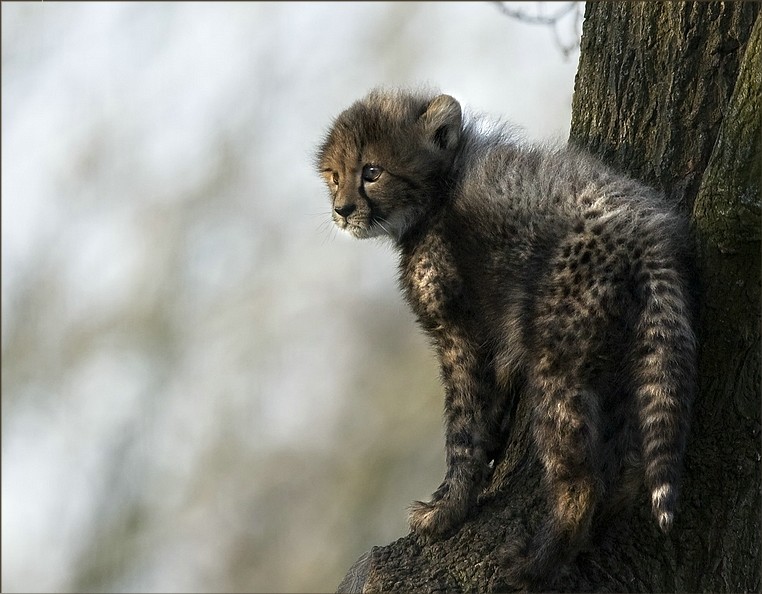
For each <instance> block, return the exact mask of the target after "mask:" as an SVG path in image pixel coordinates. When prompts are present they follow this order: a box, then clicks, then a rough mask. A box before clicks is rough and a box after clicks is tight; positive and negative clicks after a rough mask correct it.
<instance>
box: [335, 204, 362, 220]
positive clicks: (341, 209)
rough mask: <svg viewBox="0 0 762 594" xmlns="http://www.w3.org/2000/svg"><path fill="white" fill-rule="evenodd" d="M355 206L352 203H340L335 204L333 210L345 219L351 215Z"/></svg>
mask: <svg viewBox="0 0 762 594" xmlns="http://www.w3.org/2000/svg"><path fill="white" fill-rule="evenodd" d="M355 208H357V207H356V206H355V205H354V204H340V205H338V206H335V207H334V208H333V210H335V211H336V214H337V215H339V216H341V217H344V218H345V219H346V218H347V217H348V216H349V215H351V214H352V213H353V212H354V211H355Z"/></svg>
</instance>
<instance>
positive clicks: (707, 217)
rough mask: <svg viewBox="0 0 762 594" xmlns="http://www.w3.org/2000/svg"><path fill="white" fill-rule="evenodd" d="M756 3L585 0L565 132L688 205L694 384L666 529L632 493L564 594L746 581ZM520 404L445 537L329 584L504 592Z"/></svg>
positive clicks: (756, 436)
mask: <svg viewBox="0 0 762 594" xmlns="http://www.w3.org/2000/svg"><path fill="white" fill-rule="evenodd" d="M758 11H759V7H758V5H756V4H752V3H699V2H696V3H670V2H664V3H662V2H653V3H647V2H646V3H608V2H605V3H604V2H601V3H598V2H591V3H588V4H587V8H586V13H585V24H584V29H583V36H582V47H581V55H580V63H579V69H578V72H577V79H576V85H575V87H576V88H575V94H574V104H573V116H572V127H571V142H573V143H575V144H578V145H580V146H584V147H586V148H588V149H589V150H590V151H592V152H593V153H595V154H597V155H599V156H600V157H601V158H602V159H603V160H604V161H606V162H608V163H609V164H611V165H613V166H614V167H616V168H617V169H619V170H621V171H624V172H627V173H629V174H631V175H632V176H634V177H636V178H638V179H641V180H643V181H645V182H646V183H649V184H651V185H653V186H655V187H659V188H662V189H663V190H664V191H665V192H666V193H667V195H668V196H669V198H670V199H671V200H673V201H675V202H676V203H677V204H678V205H679V206H680V208H682V209H683V210H684V211H685V212H686V213H692V215H693V222H694V228H695V231H696V239H697V248H698V271H699V277H700V286H701V290H700V301H701V303H700V305H701V307H700V323H699V337H700V341H701V348H700V363H699V366H700V370H699V373H700V393H699V396H698V398H697V401H696V405H695V409H694V418H693V423H692V430H691V437H690V439H689V443H688V451H687V454H686V464H685V471H684V484H683V488H682V495H681V503H680V509H679V512H678V516H677V518H676V522H675V526H674V527H673V529H672V532H671V533H670V534H669V535H667V536H664V535H662V534H661V533H660V532H659V530H658V528H657V526H656V523H655V522H654V521H653V519H652V517H651V514H650V506H649V504H648V498H647V496H646V493H645V490H643V493H642V496H641V497H640V498H639V500H638V503H637V504H636V505H635V506H634V507H633V508H632V510H631V512H628V513H627V514H623V515H621V516H618V517H615V518H612V519H611V520H610V521H609V522H608V523H607V527H606V530H605V532H604V533H603V534H601V535H599V536H598V537H597V538H596V540H595V541H594V543H593V546H592V547H591V549H590V550H588V551H585V552H583V553H582V554H580V556H579V557H578V558H577V560H576V561H575V562H574V563H573V564H572V565H571V567H570V570H569V574H568V576H566V577H565V578H564V582H563V584H562V585H561V587H562V589H563V590H564V591H617V592H623V591H624V592H645V591H680V592H702V591H704V592H706V591H711V592H752V591H753V592H758V591H759V590H760V562H761V561H762V559H761V558H760V528H762V523H761V519H762V512H761V511H760V510H761V509H762V508H761V506H762V493H761V488H762V481H761V480H760V479H761V477H762V473H761V471H760V450H761V449H762V448H761V447H760V431H761V430H762V424H761V419H760V416H761V414H760V412H761V411H760V406H761V402H760V360H761V356H760V343H761V340H760V316H759V313H760V265H761V264H762V262H760V235H761V234H760V210H761V209H760V183H761V181H762V19H756V16H757V13H758ZM755 20H756V25H755ZM752 29H753V32H752ZM529 412H530V411H529V410H527V406H526V403H525V402H524V401H523V400H521V399H519V403H518V406H517V409H516V411H515V412H514V414H513V418H512V419H511V422H512V434H511V438H510V440H509V443H508V444H507V445H506V450H505V457H504V459H503V460H502V461H501V462H500V463H499V464H498V466H497V468H496V470H495V473H494V475H493V477H492V479H491V482H490V484H489V486H488V487H487V489H485V492H484V493H483V495H482V497H481V498H480V501H479V505H478V507H477V509H475V510H474V512H473V513H472V514H471V515H470V516H469V519H468V520H467V522H466V524H465V525H464V526H463V527H462V528H461V529H460V530H459V531H458V532H457V533H456V534H455V535H453V536H452V537H451V538H449V539H447V540H444V541H441V542H436V543H430V544H425V543H423V542H421V541H419V540H418V538H417V537H416V536H414V535H408V536H406V537H404V538H401V539H399V540H398V541H396V542H394V543H392V544H390V545H387V546H384V547H374V548H373V549H372V550H371V551H369V552H368V553H366V554H365V555H363V557H361V558H360V559H359V560H358V561H357V563H355V565H354V566H353V567H352V569H351V570H350V571H349V573H348V574H347V577H346V578H345V579H344V581H343V582H342V583H341V585H340V586H339V591H341V592H345V591H346V592H348V591H425V592H433V591H439V590H441V591H448V592H451V591H480V592H481V591H491V590H503V589H504V586H503V584H502V582H501V579H500V575H501V574H500V548H501V546H502V545H503V544H504V543H505V542H508V541H509V540H510V539H512V538H517V537H518V538H523V537H524V536H526V535H527V534H529V533H532V532H533V531H534V529H535V528H536V527H537V525H538V524H539V519H540V518H541V517H542V515H543V514H544V513H546V504H545V500H544V497H543V494H542V488H541V484H540V476H541V475H540V468H539V464H538V462H537V461H536V459H535V456H534V454H533V452H532V448H531V446H530V443H529V441H530V440H529Z"/></svg>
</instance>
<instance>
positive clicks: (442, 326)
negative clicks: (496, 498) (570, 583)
mask: <svg viewBox="0 0 762 594" xmlns="http://www.w3.org/2000/svg"><path fill="white" fill-rule="evenodd" d="M317 167H318V170H319V171H320V172H321V174H322V175H323V176H324V179H325V181H326V183H327V185H328V187H329V190H330V194H331V201H332V206H333V219H334V221H335V223H336V224H337V225H338V226H339V227H340V228H342V229H345V230H346V231H348V232H349V233H351V234H352V235H354V236H355V237H358V238H364V237H378V236H382V237H388V238H390V239H391V240H392V241H393V242H394V243H395V245H396V246H397V248H398V250H399V255H400V260H399V271H400V276H399V278H400V285H401V287H402V290H403V292H404V294H405V297H406V298H407V300H408V302H409V303H410V305H411V307H412V309H413V311H414V312H415V314H416V316H417V318H418V321H419V323H420V325H421V327H422V328H423V329H424V330H425V331H426V332H427V333H428V335H429V336H430V337H431V339H432V342H433V344H434V345H435V347H436V349H437V353H438V356H439V360H440V363H441V375H442V380H443V383H444V387H445V418H446V444H445V445H446V456H447V474H446V476H445V478H444V481H443V482H442V485H441V486H440V487H439V488H438V489H437V490H436V491H435V493H434V494H433V496H432V499H431V501H429V502H415V503H414V504H413V506H412V508H411V511H410V525H411V528H412V530H414V531H415V532H417V533H419V534H421V535H424V536H427V537H431V538H437V537H442V536H444V535H446V534H448V533H450V532H451V531H453V530H455V529H457V528H458V526H459V525H460V524H461V523H462V522H463V521H464V519H465V517H466V515H467V513H468V511H469V509H471V507H472V506H473V504H474V502H475V500H476V497H477V495H478V494H479V492H480V490H481V489H482V487H483V485H484V481H485V480H486V477H487V476H488V473H489V464H490V462H491V461H492V460H493V458H494V456H495V455H496V453H497V452H499V451H500V449H501V447H502V446H503V445H504V444H503V443H502V440H503V439H504V437H503V436H502V435H501V431H500V427H501V423H502V421H503V418H504V415H505V413H506V410H507V409H508V407H509V406H511V402H510V399H511V397H512V394H514V393H515V391H516V390H515V389H514V388H515V387H516V386H520V387H521V390H520V395H521V396H520V397H522V398H529V399H531V402H532V409H533V410H534V416H533V437H534V442H535V445H536V448H537V452H538V455H539V458H540V460H541V461H542V464H543V466H544V469H545V479H546V489H547V496H548V501H549V509H550V511H549V514H548V516H547V518H546V520H545V522H544V523H543V525H542V526H541V527H540V529H539V531H538V532H537V533H536V534H535V536H534V537H533V538H532V539H530V541H529V542H528V544H527V545H526V546H524V547H518V546H515V547H513V548H511V547H507V550H512V553H511V554H510V555H508V556H507V558H506V561H505V568H506V576H507V579H508V580H509V581H510V582H512V583H514V584H516V585H520V586H524V587H530V588H542V587H548V586H549V585H550V584H552V583H553V581H554V578H555V577H556V576H557V575H558V569H559V567H560V566H561V565H563V563H565V562H568V561H569V560H571V559H573V558H574V556H575V555H576V553H577V551H578V550H579V549H580V547H582V546H583V545H584V544H585V543H586V541H587V540H588V538H589V534H590V528H591V524H592V522H593V520H594V518H595V517H596V514H599V513H600V512H601V510H602V508H603V506H604V501H608V500H611V499H613V498H614V497H615V496H616V497H620V496H621V495H622V492H626V494H630V493H631V492H632V491H633V490H634V487H633V485H632V482H631V481H625V480H624V478H623V477H625V476H632V475H636V476H638V477H640V479H639V482H645V485H646V487H647V489H648V491H649V493H650V497H651V505H652V508H653V513H654V516H655V518H656V521H657V522H658V524H659V526H660V527H661V529H662V530H664V531H667V530H669V528H670V527H671V525H672V522H673V518H674V514H675V510H676V503H677V493H678V482H679V475H680V466H681V461H682V458H683V451H684V448H685V439H686V433H687V430H688V420H689V416H690V407H691V402H692V400H693V396H694V392H695V375H696V363H695V350H696V346H695V338H694V333H693V329H692V314H691V305H690V296H689V291H688V288H687V286H688V264H687V263H688V262H689V261H690V256H691V255H690V250H689V246H690V245H691V242H690V240H689V234H688V225H687V223H686V220H685V219H684V218H683V217H682V216H680V215H679V214H678V213H677V212H675V211H674V210H673V209H672V208H671V207H670V205H669V204H667V203H666V202H665V200H664V197H663V196H662V194H661V193H659V192H657V191H655V190H653V189H651V188H648V187H646V186H644V185H642V184H640V183H639V182H637V181H635V180H633V179H630V178H628V177H626V176H624V175H621V174H619V173H616V172H614V171H612V170H611V169H609V168H608V167H606V166H604V165H603V164H602V163H600V162H599V161H598V160H596V159H594V158H592V157H591V156H590V155H587V154H585V153H583V152H581V151H579V150H575V149H574V148H571V147H563V148H558V149H544V148H539V147H525V146H519V145H518V144H516V143H515V142H513V141H512V140H511V137H510V135H509V134H508V133H507V132H506V129H505V128H503V127H501V126H499V125H495V126H489V125H485V124H484V122H483V121H482V120H479V119H475V118H470V119H468V120H467V121H464V118H463V115H462V111H461V107H460V105H459V104H458V102H457V101H456V100H455V99H453V98H452V97H450V96H449V95H437V94H435V93H426V92H408V91H383V90H375V91H373V92H371V93H370V94H369V95H368V96H366V97H365V98H364V99H362V100H360V101H358V102H356V103H355V104H354V105H352V106H351V107H350V108H348V109H347V110H346V111H344V112H343V113H342V114H341V115H339V117H338V118H337V119H336V120H335V121H334V123H333V126H332V127H331V130H330V132H329V133H328V135H327V137H326V139H325V141H324V142H323V144H322V145H321V147H320V149H319V151H318V155H317Z"/></svg>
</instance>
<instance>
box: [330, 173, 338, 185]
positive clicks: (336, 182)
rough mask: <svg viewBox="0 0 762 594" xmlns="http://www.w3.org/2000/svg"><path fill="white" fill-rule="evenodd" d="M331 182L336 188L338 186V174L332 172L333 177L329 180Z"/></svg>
mask: <svg viewBox="0 0 762 594" xmlns="http://www.w3.org/2000/svg"><path fill="white" fill-rule="evenodd" d="M331 179H332V180H333V185H334V186H338V185H339V174H338V172H336V171H334V172H333V177H332V178H331Z"/></svg>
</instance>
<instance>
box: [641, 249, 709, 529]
mask: <svg viewBox="0 0 762 594" xmlns="http://www.w3.org/2000/svg"><path fill="white" fill-rule="evenodd" d="M660 251H661V252H662V253H661V254H654V253H651V254H650V257H649V255H648V254H645V255H644V257H643V259H642V260H641V266H642V267H641V270H640V274H641V275H642V276H641V278H640V279H639V280H641V281H642V282H641V283H639V284H640V286H641V289H642V296H643V301H642V303H643V309H642V312H641V315H640V319H639V322H638V324H637V330H636V332H637V340H636V346H635V370H634V371H635V373H634V379H635V398H636V406H637V410H638V415H639V421H640V429H641V437H642V455H643V462H644V471H645V483H646V487H647V488H648V490H649V492H650V494H651V507H652V511H653V514H654V516H655V517H656V520H657V522H658V523H659V527H660V528H661V530H662V531H663V532H668V531H669V529H670V528H671V527H672V521H673V519H674V515H675V508H676V506H677V495H678V483H679V479H680V471H681V467H682V458H683V452H684V450H685V441H686V435H687V432H688V422H689V418H690V411H691V404H692V402H693V396H694V393H695V390H696V388H695V385H696V338H695V335H694V333H693V329H692V315H691V307H690V303H689V301H688V298H687V287H686V283H685V279H684V278H683V277H682V275H681V274H680V272H678V270H677V268H676V267H675V266H674V264H673V263H672V261H671V259H670V256H667V255H665V253H668V252H666V250H664V251H662V250H660Z"/></svg>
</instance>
